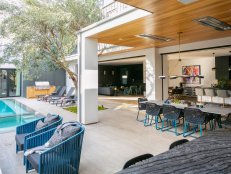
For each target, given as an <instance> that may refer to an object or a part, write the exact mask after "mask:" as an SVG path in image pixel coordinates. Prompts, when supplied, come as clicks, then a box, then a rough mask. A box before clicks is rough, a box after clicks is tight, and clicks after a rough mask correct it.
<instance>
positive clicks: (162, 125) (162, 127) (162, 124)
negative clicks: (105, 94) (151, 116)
mask: <svg viewBox="0 0 231 174" xmlns="http://www.w3.org/2000/svg"><path fill="white" fill-rule="evenodd" d="M164 120H165V119H164V118H163V119H162V122H161V131H162V132H163V129H164Z"/></svg>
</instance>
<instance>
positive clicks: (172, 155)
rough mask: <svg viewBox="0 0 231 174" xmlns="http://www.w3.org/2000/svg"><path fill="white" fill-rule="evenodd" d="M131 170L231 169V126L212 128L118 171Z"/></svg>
mask: <svg viewBox="0 0 231 174" xmlns="http://www.w3.org/2000/svg"><path fill="white" fill-rule="evenodd" d="M154 143H158V142H154ZM130 173H131V174H151V173H153V174H168V173H175V174H178V173H179V174H186V173H187V174H193V173H200V174H205V173H209V174H211V173H214V174H215V173H216V174H221V173H231V129H220V130H217V131H212V132H209V133H208V134H207V135H205V136H202V137H200V138H197V139H194V140H192V141H190V142H188V143H185V144H183V145H180V146H177V147H175V148H173V149H171V150H169V151H166V152H164V153H162V154H159V155H157V156H154V157H152V158H149V159H147V160H144V161H142V162H138V163H136V164H135V165H133V166H130V167H129V168H127V169H125V170H122V171H120V172H118V174H130Z"/></svg>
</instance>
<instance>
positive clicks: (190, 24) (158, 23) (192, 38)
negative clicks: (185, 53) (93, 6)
mask: <svg viewBox="0 0 231 174" xmlns="http://www.w3.org/2000/svg"><path fill="white" fill-rule="evenodd" d="M118 1H120V2H122V3H126V4H128V5H131V6H134V7H137V8H140V9H144V10H147V11H149V12H151V13H152V14H150V15H148V16H146V17H143V18H140V19H137V20H135V21H132V22H129V23H126V24H123V25H120V26H118V27H115V28H112V29H109V30H106V31H103V32H101V33H98V34H96V35H93V36H92V37H91V38H94V39H98V42H100V43H108V44H114V45H122V46H129V47H135V48H149V47H165V46H172V45H177V44H178V32H183V33H182V34H181V43H191V42H196V41H203V40H210V39H216V38H222V37H228V36H231V30H227V31H217V30H215V29H213V28H210V27H206V26H202V25H200V24H198V23H197V22H195V21H193V20H194V19H197V18H201V17H205V16H211V17H214V18H216V19H219V20H221V21H224V22H226V23H228V24H231V0H198V1H196V2H194V3H191V4H188V5H184V4H182V3H180V2H179V1H178V0H118ZM143 33H145V34H153V35H158V36H163V37H167V38H171V39H173V40H172V41H169V42H162V41H154V40H152V39H148V38H146V39H145V38H140V37H137V36H136V35H138V34H143Z"/></svg>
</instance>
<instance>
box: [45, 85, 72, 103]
mask: <svg viewBox="0 0 231 174" xmlns="http://www.w3.org/2000/svg"><path fill="white" fill-rule="evenodd" d="M74 90H75V87H71V88H70V90H69V91H68V93H67V95H66V96H64V97H51V98H50V99H49V100H48V101H49V103H52V104H54V103H55V102H56V101H58V100H61V99H65V98H67V99H68V98H71V96H72V95H73V92H74Z"/></svg>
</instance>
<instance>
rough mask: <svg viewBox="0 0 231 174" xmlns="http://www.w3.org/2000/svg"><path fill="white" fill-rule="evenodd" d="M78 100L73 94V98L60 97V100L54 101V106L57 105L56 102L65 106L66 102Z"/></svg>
mask: <svg viewBox="0 0 231 174" xmlns="http://www.w3.org/2000/svg"><path fill="white" fill-rule="evenodd" d="M77 101H78V98H77V97H76V96H74V98H65V97H64V98H61V99H60V100H57V101H56V102H55V104H56V106H58V104H60V105H61V107H62V106H66V104H67V103H74V102H77Z"/></svg>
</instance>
